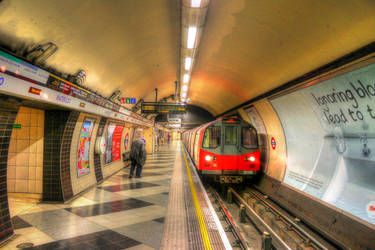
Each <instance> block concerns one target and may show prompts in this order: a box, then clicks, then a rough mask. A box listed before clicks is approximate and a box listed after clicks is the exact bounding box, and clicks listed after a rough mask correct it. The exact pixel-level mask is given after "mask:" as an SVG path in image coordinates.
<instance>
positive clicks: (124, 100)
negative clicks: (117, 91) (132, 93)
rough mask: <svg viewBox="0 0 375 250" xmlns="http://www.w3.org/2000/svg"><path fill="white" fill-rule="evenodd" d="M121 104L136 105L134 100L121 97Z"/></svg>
mask: <svg viewBox="0 0 375 250" xmlns="http://www.w3.org/2000/svg"><path fill="white" fill-rule="evenodd" d="M121 103H123V104H136V99H135V98H129V97H123V98H121Z"/></svg>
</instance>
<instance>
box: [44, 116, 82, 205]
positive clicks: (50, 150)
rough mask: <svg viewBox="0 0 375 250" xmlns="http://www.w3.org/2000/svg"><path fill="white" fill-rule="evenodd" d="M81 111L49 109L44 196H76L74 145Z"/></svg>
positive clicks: (50, 198) (52, 198)
mask: <svg viewBox="0 0 375 250" xmlns="http://www.w3.org/2000/svg"><path fill="white" fill-rule="evenodd" d="M78 116H79V112H77V111H64V110H47V111H46V112H45V125H44V161H43V200H44V201H66V200H68V199H70V198H71V197H72V196H73V191H72V184H71V179H70V161H69V159H70V145H71V140H72V135H73V131H74V127H75V124H76V122H77V119H78Z"/></svg>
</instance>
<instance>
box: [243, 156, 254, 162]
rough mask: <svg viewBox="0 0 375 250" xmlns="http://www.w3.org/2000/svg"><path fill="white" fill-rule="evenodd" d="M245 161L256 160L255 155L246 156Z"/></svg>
mask: <svg viewBox="0 0 375 250" xmlns="http://www.w3.org/2000/svg"><path fill="white" fill-rule="evenodd" d="M245 161H251V162H254V161H255V157H254V156H249V157H245Z"/></svg>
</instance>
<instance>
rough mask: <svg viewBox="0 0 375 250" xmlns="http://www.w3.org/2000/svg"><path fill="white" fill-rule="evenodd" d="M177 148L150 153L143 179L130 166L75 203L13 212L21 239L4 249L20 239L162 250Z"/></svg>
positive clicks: (41, 245)
mask: <svg viewBox="0 0 375 250" xmlns="http://www.w3.org/2000/svg"><path fill="white" fill-rule="evenodd" d="M177 148H178V147H177V144H176V145H171V146H169V147H163V148H161V149H160V151H158V152H157V153H155V154H153V155H149V156H148V159H147V162H146V165H145V166H144V168H143V172H142V178H140V179H136V178H132V179H129V178H128V173H129V168H126V169H123V170H121V171H119V172H118V173H116V174H115V175H113V176H112V177H110V178H109V179H107V180H106V181H104V182H103V183H102V184H101V185H99V186H96V187H94V188H92V189H91V190H89V191H88V192H86V193H84V194H83V195H81V196H80V197H79V198H77V199H75V200H74V201H72V202H71V203H70V204H31V205H30V204H28V203H24V204H26V205H25V207H24V208H22V209H21V208H17V209H18V212H17V215H16V216H14V214H12V216H13V218H12V220H13V224H14V227H15V233H16V237H14V239H13V240H11V241H10V242H9V243H8V244H6V245H5V246H3V247H2V248H1V249H19V248H17V245H19V244H21V243H33V244H34V246H33V247H30V248H25V249H79V250H84V249H131V250H137V249H145V250H147V249H159V247H160V243H161V239H162V234H163V228H164V218H165V215H166V209H167V206H168V193H169V188H170V182H171V177H172V172H173V166H174V163H175V155H176V150H177ZM18 205H19V204H18ZM18 205H17V203H16V202H15V203H12V202H10V206H18ZM11 209H12V208H11ZM13 210H14V209H13ZM14 211H15V210H14Z"/></svg>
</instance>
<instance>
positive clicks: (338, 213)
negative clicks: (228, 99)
mask: <svg viewBox="0 0 375 250" xmlns="http://www.w3.org/2000/svg"><path fill="white" fill-rule="evenodd" d="M374 75H375V64H373V61H367V62H362V63H361V64H357V65H354V66H352V67H351V68H346V69H345V70H342V71H338V72H334V73H331V75H327V76H325V77H324V78H321V79H319V80H315V81H314V82H308V83H306V84H305V85H303V86H300V87H299V88H297V89H294V90H290V91H288V92H286V93H284V94H280V95H278V96H273V97H271V98H267V99H263V100H260V101H258V102H255V103H253V104H252V105H251V106H250V107H246V108H244V109H242V110H241V111H240V112H239V113H240V114H241V115H242V116H245V117H246V116H247V117H246V119H249V120H250V121H251V122H252V123H253V124H254V125H255V126H256V127H257V129H258V131H260V134H261V136H262V133H264V132H266V134H267V140H268V141H267V145H268V147H266V148H264V149H263V150H264V151H266V153H265V155H268V164H267V166H265V174H266V175H265V176H264V177H263V178H262V179H261V181H260V182H259V183H258V187H259V188H260V189H262V190H263V191H264V192H266V193H267V194H269V195H270V196H271V197H273V198H274V199H275V200H277V201H278V202H280V203H281V204H283V205H285V206H286V207H288V208H289V209H291V210H293V211H292V212H294V213H296V214H297V215H300V216H301V217H302V218H304V219H305V220H307V221H308V222H310V223H311V224H315V226H316V227H317V228H318V229H319V230H321V231H323V232H326V233H328V234H329V235H331V236H332V238H335V239H339V241H341V242H338V244H340V243H342V244H344V245H347V246H351V247H354V248H366V247H370V248H371V247H374V244H375V242H374V241H373V239H374V238H375V235H374V232H375V231H374V229H375V182H374V178H375V139H374V138H375V132H374V131H375V112H374V110H375V104H374V103H375V102H374V101H375V98H374V97H375V78H374ZM256 113H257V114H259V116H258V117H257V116H256ZM259 120H261V121H262V122H263V124H264V126H263V127H262V126H261V125H260V124H259ZM349 229H350V230H349ZM353 231H355V232H356V234H353V233H352V232H353ZM359 235H360V239H356V237H358V236H359Z"/></svg>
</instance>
